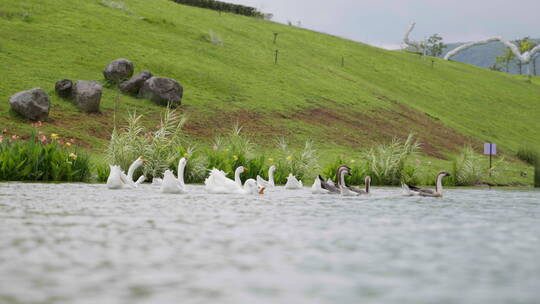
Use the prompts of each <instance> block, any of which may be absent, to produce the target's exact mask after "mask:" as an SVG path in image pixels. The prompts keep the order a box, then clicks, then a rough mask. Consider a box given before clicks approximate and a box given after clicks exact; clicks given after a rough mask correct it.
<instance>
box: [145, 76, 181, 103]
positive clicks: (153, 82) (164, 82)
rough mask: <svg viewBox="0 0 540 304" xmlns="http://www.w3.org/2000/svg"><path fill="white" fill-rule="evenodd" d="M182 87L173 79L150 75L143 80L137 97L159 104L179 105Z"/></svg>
mask: <svg viewBox="0 0 540 304" xmlns="http://www.w3.org/2000/svg"><path fill="white" fill-rule="evenodd" d="M183 92H184V89H183V88H182V86H181V85H180V84H179V83H178V82H177V81H176V80H174V79H170V78H159V77H152V78H150V79H148V80H147V81H145V82H144V85H143V86H142V88H141V90H140V91H139V97H141V98H146V99H150V100H152V101H154V102H155V103H157V104H159V105H164V106H166V105H168V104H170V106H171V107H176V106H179V105H180V104H181V102H182V95H183Z"/></svg>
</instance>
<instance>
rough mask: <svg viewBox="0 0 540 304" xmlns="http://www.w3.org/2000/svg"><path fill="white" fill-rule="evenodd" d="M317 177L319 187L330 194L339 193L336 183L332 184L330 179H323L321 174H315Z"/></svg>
mask: <svg viewBox="0 0 540 304" xmlns="http://www.w3.org/2000/svg"><path fill="white" fill-rule="evenodd" d="M317 178H318V179H319V182H320V183H321V188H323V189H324V190H326V191H328V193H331V194H338V193H341V191H340V190H339V188H338V187H336V185H335V184H334V182H333V181H332V180H330V179H329V180H328V181H325V180H324V178H322V176H320V175H319V176H317Z"/></svg>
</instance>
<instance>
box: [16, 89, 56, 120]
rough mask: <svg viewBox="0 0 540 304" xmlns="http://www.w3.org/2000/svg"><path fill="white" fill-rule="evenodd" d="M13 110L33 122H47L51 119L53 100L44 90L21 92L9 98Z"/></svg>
mask: <svg viewBox="0 0 540 304" xmlns="http://www.w3.org/2000/svg"><path fill="white" fill-rule="evenodd" d="M9 104H10V105H11V108H12V109H13V110H14V111H15V112H17V113H19V114H20V115H22V116H24V117H26V118H28V119H31V120H46V119H47V118H48V117H49V108H50V107H51V100H50V99H49V95H47V93H45V91H44V90H43V89H39V88H36V89H32V90H28V91H22V92H19V93H17V94H15V95H13V96H11V97H10V98H9Z"/></svg>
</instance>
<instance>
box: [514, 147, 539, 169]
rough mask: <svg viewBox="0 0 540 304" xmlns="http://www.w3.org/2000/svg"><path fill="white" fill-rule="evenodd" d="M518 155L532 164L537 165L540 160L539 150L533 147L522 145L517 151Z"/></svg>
mask: <svg viewBox="0 0 540 304" xmlns="http://www.w3.org/2000/svg"><path fill="white" fill-rule="evenodd" d="M516 156H517V157H518V158H519V159H521V160H522V161H524V162H526V163H528V164H530V165H533V166H534V165H535V164H537V163H538V161H539V160H540V156H539V155H538V152H536V151H535V150H534V149H532V148H531V147H526V146H525V147H520V148H519V149H518V151H517V153H516Z"/></svg>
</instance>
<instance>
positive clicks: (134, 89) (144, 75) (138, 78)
mask: <svg viewBox="0 0 540 304" xmlns="http://www.w3.org/2000/svg"><path fill="white" fill-rule="evenodd" d="M150 78H152V73H150V72H149V71H143V72H140V73H139V74H137V75H135V76H133V78H131V79H130V80H128V81H124V82H122V83H121V84H120V85H119V88H120V91H121V92H122V93H124V94H131V95H137V94H139V90H140V89H141V87H142V86H143V85H144V82H145V81H147V80H148V79H150Z"/></svg>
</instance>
